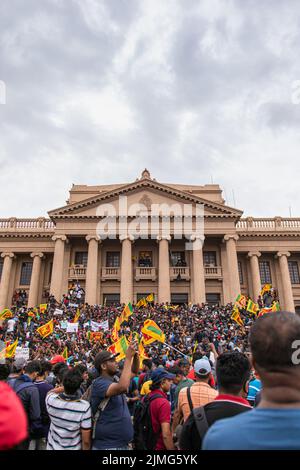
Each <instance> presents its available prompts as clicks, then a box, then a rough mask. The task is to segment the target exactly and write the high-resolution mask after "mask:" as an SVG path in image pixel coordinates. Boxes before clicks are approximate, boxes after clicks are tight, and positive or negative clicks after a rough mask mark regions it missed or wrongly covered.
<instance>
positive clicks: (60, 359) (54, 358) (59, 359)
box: [50, 355, 66, 364]
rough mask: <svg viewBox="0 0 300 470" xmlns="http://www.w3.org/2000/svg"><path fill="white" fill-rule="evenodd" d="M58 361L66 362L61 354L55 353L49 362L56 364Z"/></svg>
mask: <svg viewBox="0 0 300 470" xmlns="http://www.w3.org/2000/svg"><path fill="white" fill-rule="evenodd" d="M59 362H66V361H65V358H64V357H63V356H60V355H57V356H54V357H52V359H51V361H50V364H58V363H59Z"/></svg>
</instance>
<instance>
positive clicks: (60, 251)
mask: <svg viewBox="0 0 300 470" xmlns="http://www.w3.org/2000/svg"><path fill="white" fill-rule="evenodd" d="M52 240H53V241H55V248H54V257H53V267H52V276H51V286H50V294H51V295H54V297H55V299H56V300H57V301H60V299H61V296H62V278H63V269H64V255H65V243H66V241H67V237H66V236H65V235H54V237H52Z"/></svg>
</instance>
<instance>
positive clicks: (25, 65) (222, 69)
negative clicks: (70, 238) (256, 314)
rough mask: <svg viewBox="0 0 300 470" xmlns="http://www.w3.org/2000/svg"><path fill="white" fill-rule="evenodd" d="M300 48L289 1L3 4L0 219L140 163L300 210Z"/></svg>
mask: <svg viewBox="0 0 300 470" xmlns="http://www.w3.org/2000/svg"><path fill="white" fill-rule="evenodd" d="M299 51H300V2H299V1H298V0H295V1H293V0H285V1H280V2H279V1H276V0H272V1H271V0H264V1H263V2H262V1H259V0H257V1H254V0H243V1H241V0H237V1H234V0H232V1H230V0H228V1H226V0H220V1H219V0H207V1H205V0H201V1H200V0H106V1H104V0H1V2H0V80H1V81H3V82H4V83H5V85H6V104H0V201H1V203H0V218H1V217H10V216H17V217H37V216H41V215H42V216H45V215H46V214H47V211H48V210H51V209H54V208H56V207H59V206H62V205H64V204H65V201H66V199H67V197H68V190H69V189H70V187H71V186H72V183H75V184H88V185H89V184H90V185H97V184H106V183H122V182H124V183H125V182H130V181H134V180H135V179H136V178H137V177H139V176H140V174H141V171H142V170H143V169H144V168H145V167H147V168H148V169H149V170H150V172H151V175H152V176H153V177H154V178H156V179H157V180H158V181H161V182H166V183H167V182H172V183H185V184H189V183H190V184H200V185H202V184H206V183H211V182H212V181H213V182H214V183H218V184H220V185H221V187H222V188H223V190H225V191H224V193H223V195H224V198H225V199H226V202H227V203H228V204H229V205H235V206H236V207H237V208H239V209H242V210H243V211H244V215H254V216H275V215H281V216H288V215H289V206H292V209H291V210H292V215H293V216H298V217H300V196H299V180H300V104H297V103H298V101H299V102H300V99H299V100H298V99H297V97H296V98H295V92H294V95H293V86H296V87H299V90H300V85H299V84H297V80H299V81H300V52H299ZM299 83H300V82H299ZM2 88H3V87H2ZM296 91H297V89H296ZM296 94H297V93H296ZM299 96H300V93H298V98H299ZM2 98H3V94H2ZM0 102H1V95H0ZM233 189H234V196H235V197H234V196H233Z"/></svg>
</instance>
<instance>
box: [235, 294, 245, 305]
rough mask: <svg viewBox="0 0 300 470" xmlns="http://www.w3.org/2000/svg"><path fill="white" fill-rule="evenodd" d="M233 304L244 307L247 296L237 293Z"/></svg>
mask: <svg viewBox="0 0 300 470" xmlns="http://www.w3.org/2000/svg"><path fill="white" fill-rule="evenodd" d="M235 305H238V306H239V307H240V308H246V305H247V298H246V296H245V295H242V294H239V295H238V296H237V298H236V299H235Z"/></svg>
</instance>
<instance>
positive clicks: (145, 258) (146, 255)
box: [138, 251, 153, 268]
mask: <svg viewBox="0 0 300 470" xmlns="http://www.w3.org/2000/svg"><path fill="white" fill-rule="evenodd" d="M138 265H139V266H140V267H142V268H152V266H153V264H152V251H140V253H139V259H138Z"/></svg>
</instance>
